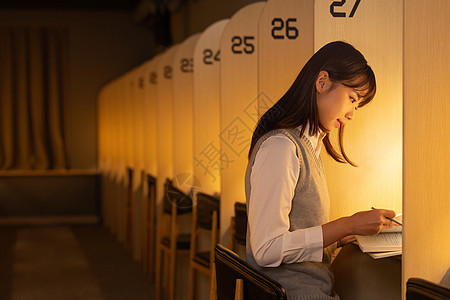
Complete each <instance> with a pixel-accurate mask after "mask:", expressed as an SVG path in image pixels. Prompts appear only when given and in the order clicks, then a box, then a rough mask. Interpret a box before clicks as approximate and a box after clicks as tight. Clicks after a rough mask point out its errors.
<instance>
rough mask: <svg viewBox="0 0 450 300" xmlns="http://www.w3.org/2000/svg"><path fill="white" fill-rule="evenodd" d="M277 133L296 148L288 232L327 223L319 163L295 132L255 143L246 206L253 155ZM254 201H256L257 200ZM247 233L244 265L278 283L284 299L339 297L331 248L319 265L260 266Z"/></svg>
mask: <svg viewBox="0 0 450 300" xmlns="http://www.w3.org/2000/svg"><path fill="white" fill-rule="evenodd" d="M279 133H282V134H284V135H286V136H287V137H288V138H289V139H290V140H291V141H292V142H293V143H294V145H295V146H296V149H297V157H298V163H299V167H300V168H299V169H300V174H299V178H298V181H297V185H296V187H295V193H294V198H293V199H292V208H291V212H290V214H289V222H290V228H289V231H294V230H296V229H301V228H308V227H314V226H318V225H322V224H324V223H327V222H328V218H329V206H330V203H329V197H328V188H327V183H326V178H325V172H324V168H323V165H322V160H321V159H320V158H318V157H317V156H316V154H315V151H314V149H313V147H312V145H311V143H310V141H309V140H308V138H307V137H305V136H304V135H303V136H302V137H300V131H299V130H298V129H278V130H273V131H270V132H268V133H267V134H265V135H264V136H262V137H261V138H260V139H259V140H258V142H257V143H256V144H255V146H254V149H253V151H252V154H251V155H250V159H249V162H248V165H247V171H246V173H245V194H246V198H247V207H249V202H250V191H251V185H250V176H251V173H252V167H253V164H254V161H255V157H256V154H257V153H258V150H259V148H260V146H261V144H262V143H263V142H264V141H265V140H267V139H268V138H269V137H271V136H273V135H276V134H279ZM274 180H276V178H274ZM255 200H256V201H257V199H255ZM274 201H276V199H274ZM255 230H258V229H257V228H256V229H255ZM250 234H251V233H250V230H247V262H248V263H249V264H250V265H252V266H253V267H255V268H256V269H258V270H260V271H261V272H263V273H265V274H267V275H268V276H269V277H271V278H273V279H274V280H276V281H278V282H279V283H280V284H281V285H282V286H283V287H284V288H285V290H286V294H287V297H288V299H291V300H294V299H339V296H338V295H336V293H335V292H334V277H333V274H332V272H331V269H330V261H331V247H327V248H325V249H324V251H323V259H322V262H301V263H293V264H281V265H280V266H279V267H261V266H259V265H258V264H257V263H256V261H255V259H254V257H253V254H252V249H251V244H250Z"/></svg>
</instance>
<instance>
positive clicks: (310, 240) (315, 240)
mask: <svg viewBox="0 0 450 300" xmlns="http://www.w3.org/2000/svg"><path fill="white" fill-rule="evenodd" d="M305 245H306V247H305V258H306V259H305V260H306V261H315V262H321V261H322V257H323V234H322V226H315V227H311V228H306V229H305Z"/></svg>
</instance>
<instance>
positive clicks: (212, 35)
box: [193, 20, 228, 195]
mask: <svg viewBox="0 0 450 300" xmlns="http://www.w3.org/2000/svg"><path fill="white" fill-rule="evenodd" d="M227 23H228V20H220V21H217V22H215V23H214V24H212V25H211V26H209V27H208V28H206V29H205V31H204V32H203V33H202V34H201V36H200V38H199V39H198V42H197V45H196V47H195V50H194V61H195V73H194V99H193V104H194V106H193V113H194V115H193V117H194V157H193V158H194V176H195V177H196V178H197V179H198V181H199V185H200V186H199V188H200V189H201V191H202V192H203V193H208V194H211V195H212V194H214V193H220V167H221V160H222V159H223V157H222V153H221V151H220V144H219V134H220V39H221V37H222V32H223V29H224V28H225V26H226V24H227Z"/></svg>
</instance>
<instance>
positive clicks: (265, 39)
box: [258, 0, 314, 116]
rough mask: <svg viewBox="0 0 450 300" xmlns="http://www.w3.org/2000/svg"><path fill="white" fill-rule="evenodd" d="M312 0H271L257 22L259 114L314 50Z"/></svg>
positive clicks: (285, 89)
mask: <svg viewBox="0 0 450 300" xmlns="http://www.w3.org/2000/svg"><path fill="white" fill-rule="evenodd" d="M313 20H314V1H313V0H270V1H268V2H267V4H266V6H265V7H264V10H263V12H262V14H261V19H260V22H259V39H258V40H259V59H258V66H259V69H258V75H259V77H258V79H259V82H258V84H259V87H258V91H259V100H258V111H259V116H261V115H262V114H264V113H265V112H266V111H267V109H268V108H270V107H271V106H272V105H273V104H275V103H276V102H277V101H278V99H280V97H281V96H282V95H283V94H284V93H285V92H286V91H287V90H288V88H289V87H290V86H291V84H292V82H293V81H294V79H295V78H296V77H297V75H298V73H299V72H300V70H301V68H302V67H303V65H304V64H305V63H306V61H307V60H308V59H309V58H310V57H311V55H312V54H313V50H314V44H313V43H314V28H313V26H314V22H313Z"/></svg>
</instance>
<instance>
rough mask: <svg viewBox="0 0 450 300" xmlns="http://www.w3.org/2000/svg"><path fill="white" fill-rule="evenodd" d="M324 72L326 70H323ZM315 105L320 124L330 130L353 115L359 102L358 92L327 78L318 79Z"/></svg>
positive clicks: (350, 118)
mask: <svg viewBox="0 0 450 300" xmlns="http://www.w3.org/2000/svg"><path fill="white" fill-rule="evenodd" d="M325 73H326V72H325ZM318 85H319V86H318V87H317V86H316V88H317V107H318V110H319V121H320V124H322V126H323V127H324V128H325V129H326V132H331V131H332V130H333V129H335V128H339V127H340V126H342V125H344V124H345V123H347V122H348V121H351V120H352V119H353V117H354V114H355V110H356V108H357V107H358V105H359V103H360V102H361V99H360V96H359V95H358V93H357V92H356V91H355V90H354V89H353V88H350V87H347V86H345V85H342V84H340V83H334V86H333V83H332V82H331V81H330V80H329V79H328V77H327V78H325V80H321V81H318Z"/></svg>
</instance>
